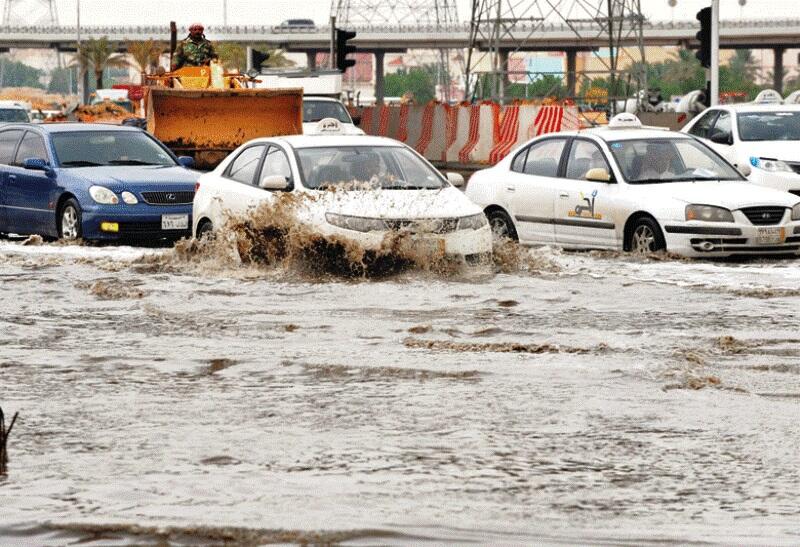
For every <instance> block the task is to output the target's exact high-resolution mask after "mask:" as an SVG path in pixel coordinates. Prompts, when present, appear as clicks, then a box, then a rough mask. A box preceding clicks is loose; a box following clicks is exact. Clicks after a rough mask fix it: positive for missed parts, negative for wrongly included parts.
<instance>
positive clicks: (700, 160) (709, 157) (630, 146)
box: [609, 137, 743, 184]
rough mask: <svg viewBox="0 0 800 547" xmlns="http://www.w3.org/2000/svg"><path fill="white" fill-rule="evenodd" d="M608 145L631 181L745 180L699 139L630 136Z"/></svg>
mask: <svg viewBox="0 0 800 547" xmlns="http://www.w3.org/2000/svg"><path fill="white" fill-rule="evenodd" d="M609 148H610V149H611V153H612V154H613V155H614V158H615V159H616V161H617V165H618V166H619V168H620V170H621V171H622V174H623V176H624V177H625V180H626V181H628V182H629V183H631V184H638V183H641V184H650V183H665V182H681V181H692V180H743V179H742V176H741V175H740V174H739V172H738V171H736V169H734V168H733V167H732V166H731V165H730V164H728V163H727V162H726V161H725V160H723V159H722V158H721V157H720V156H719V154H717V153H716V152H714V151H713V150H712V149H711V148H709V147H708V146H707V145H706V144H704V143H703V142H702V141H700V140H696V139H692V138H688V137H687V138H685V139H674V138H673V139H670V138H661V139H652V138H651V139H628V140H621V141H616V142H610V143H609Z"/></svg>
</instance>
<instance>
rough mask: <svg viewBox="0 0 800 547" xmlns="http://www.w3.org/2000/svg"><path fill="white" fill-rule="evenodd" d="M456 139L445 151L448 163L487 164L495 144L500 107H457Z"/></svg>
mask: <svg viewBox="0 0 800 547" xmlns="http://www.w3.org/2000/svg"><path fill="white" fill-rule="evenodd" d="M458 109H459V112H458V115H457V117H456V138H455V141H454V142H453V144H451V145H450V147H449V148H448V149H447V154H446V156H445V158H446V161H447V162H448V163H460V164H474V163H489V155H490V154H491V151H492V148H493V147H494V143H495V135H496V133H497V129H498V128H497V126H498V120H499V115H500V107H499V106H498V105H496V104H474V105H467V106H459V107H458Z"/></svg>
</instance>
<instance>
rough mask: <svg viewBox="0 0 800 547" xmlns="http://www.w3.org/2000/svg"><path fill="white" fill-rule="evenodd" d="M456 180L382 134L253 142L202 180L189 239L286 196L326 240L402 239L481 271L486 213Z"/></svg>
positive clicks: (487, 234) (368, 243)
mask: <svg viewBox="0 0 800 547" xmlns="http://www.w3.org/2000/svg"><path fill="white" fill-rule="evenodd" d="M323 122H325V120H323ZM323 122H321V123H323ZM323 133H324V132H323ZM463 180H464V179H463V178H462V177H461V176H460V175H458V174H454V173H450V174H448V177H447V178H444V177H443V176H442V175H441V174H440V173H439V172H438V171H437V170H436V169H435V168H434V167H433V166H431V165H430V164H429V163H428V162H427V161H426V160H425V159H424V158H423V157H422V156H420V155H419V154H418V153H416V152H415V151H414V150H412V149H411V148H409V147H408V146H406V145H404V144H402V143H400V142H397V141H394V140H391V139H386V138H381V137H370V136H337V135H331V134H330V133H329V132H328V133H324V134H322V135H313V136H304V135H296V136H289V137H274V138H262V139H255V140H253V141H250V142H248V143H246V144H243V145H242V146H240V147H239V148H237V149H236V150H235V151H234V152H232V153H231V154H230V155H229V156H228V157H227V158H225V160H223V161H222V163H221V164H220V165H219V166H217V168H216V169H214V170H213V171H212V172H210V173H206V174H204V175H203V176H201V177H200V179H199V181H198V188H197V191H196V194H195V198H194V209H193V215H194V216H193V218H194V226H193V230H194V231H193V233H194V234H196V235H197V236H198V237H200V236H202V235H203V234H204V233H206V232H209V231H212V230H220V229H224V226H225V222H226V220H227V219H228V218H229V217H231V216H234V217H242V216H246V215H248V214H249V213H250V212H252V211H253V210H255V209H256V208H257V207H259V206H260V205H262V204H264V203H274V202H275V200H276V196H277V195H278V194H279V193H282V192H291V193H293V194H294V195H296V196H297V197H298V198H299V199H298V201H299V202H300V203H301V206H299V207H298V208H297V209H296V210H294V211H293V212H292V214H293V215H294V216H295V217H296V219H297V220H298V221H299V222H301V223H303V224H304V225H308V226H310V227H311V228H312V229H313V230H314V232H315V233H319V234H321V235H323V236H335V237H340V238H345V239H348V240H352V241H356V242H357V243H359V244H360V245H361V246H363V247H364V248H365V249H367V250H378V249H380V248H381V246H382V244H383V243H384V242H385V238H386V236H387V235H389V234H391V233H398V232H400V233H404V234H407V235H408V236H409V237H410V238H411V240H412V242H413V244H414V245H416V246H419V248H424V249H429V250H431V251H432V252H435V253H437V255H440V256H442V257H447V258H455V259H457V260H459V261H462V262H464V263H465V264H467V265H473V264H486V263H487V262H488V259H489V258H490V256H491V251H492V232H491V229H490V227H489V225H488V222H487V220H486V217H485V215H484V214H483V211H482V210H481V209H480V208H479V207H478V206H476V205H475V204H473V203H472V202H470V200H469V199H467V198H466V196H464V194H463V192H461V190H459V189H458V188H456V187H455V186H454V184H456V185H463Z"/></svg>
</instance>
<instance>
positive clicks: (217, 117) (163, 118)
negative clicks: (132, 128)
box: [144, 63, 303, 169]
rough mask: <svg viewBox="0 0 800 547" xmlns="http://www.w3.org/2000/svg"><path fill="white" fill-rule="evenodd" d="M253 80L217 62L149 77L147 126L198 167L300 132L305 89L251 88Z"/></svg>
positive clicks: (145, 105) (146, 100)
mask: <svg viewBox="0 0 800 547" xmlns="http://www.w3.org/2000/svg"><path fill="white" fill-rule="evenodd" d="M252 81H253V79H252V78H250V77H248V76H246V75H244V74H239V73H224V72H223V70H222V67H221V65H217V64H215V63H212V65H211V66H199V67H184V68H181V69H178V70H176V71H174V72H167V73H164V74H161V75H153V76H148V77H147V86H146V90H145V95H144V108H145V116H146V119H147V130H148V131H149V132H150V133H151V134H153V135H154V136H155V137H156V138H158V139H159V140H160V141H162V142H163V143H164V144H166V145H167V146H168V147H169V148H170V149H171V150H172V151H173V152H175V153H176V154H178V155H184V156H193V157H194V158H195V165H196V167H197V168H199V169H211V168H213V167H214V166H216V165H217V164H218V163H219V162H220V161H221V160H222V159H223V158H224V157H225V156H226V155H227V154H228V153H230V152H231V151H232V150H234V149H235V148H236V147H238V146H239V145H241V144H242V143H245V142H247V141H249V140H250V139H254V138H257V137H272V136H276V135H295V134H300V133H302V132H303V90H302V89H301V88H297V89H263V88H262V89H253V88H249V87H248V84H250V83H251V82H252Z"/></svg>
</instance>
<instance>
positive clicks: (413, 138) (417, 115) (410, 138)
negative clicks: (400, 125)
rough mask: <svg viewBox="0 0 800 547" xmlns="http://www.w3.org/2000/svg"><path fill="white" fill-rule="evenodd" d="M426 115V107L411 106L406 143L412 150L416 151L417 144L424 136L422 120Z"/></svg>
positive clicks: (409, 108)
mask: <svg viewBox="0 0 800 547" xmlns="http://www.w3.org/2000/svg"><path fill="white" fill-rule="evenodd" d="M424 114H425V107H424V106H409V107H408V120H407V122H406V140H405V141H403V142H405V143H406V144H407V145H408V146H410V147H411V148H414V149H416V148H417V143H419V139H420V137H421V136H422V118H423V116H424Z"/></svg>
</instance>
